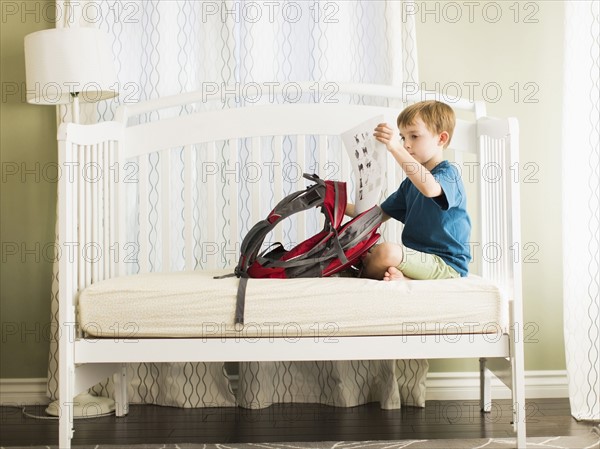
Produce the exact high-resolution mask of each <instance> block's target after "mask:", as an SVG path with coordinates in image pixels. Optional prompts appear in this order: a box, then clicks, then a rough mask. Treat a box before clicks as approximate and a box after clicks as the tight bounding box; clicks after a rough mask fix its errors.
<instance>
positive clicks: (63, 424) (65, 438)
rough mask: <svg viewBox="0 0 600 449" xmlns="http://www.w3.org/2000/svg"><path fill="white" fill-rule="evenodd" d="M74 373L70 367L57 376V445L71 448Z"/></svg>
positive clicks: (62, 447) (66, 448) (62, 448)
mask: <svg viewBox="0 0 600 449" xmlns="http://www.w3.org/2000/svg"><path fill="white" fill-rule="evenodd" d="M74 383H75V373H74V370H73V368H72V367H69V368H68V369H63V370H62V371H61V372H60V377H59V385H60V387H59V399H58V401H59V404H61V405H60V406H59V418H58V447H59V448H61V449H70V448H71V439H72V438H73V399H74V393H73V390H74V388H73V385H74Z"/></svg>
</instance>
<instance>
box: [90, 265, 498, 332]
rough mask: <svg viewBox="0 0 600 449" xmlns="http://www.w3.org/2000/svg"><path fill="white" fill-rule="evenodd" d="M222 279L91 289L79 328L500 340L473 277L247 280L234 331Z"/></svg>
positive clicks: (233, 288)
mask: <svg viewBox="0 0 600 449" xmlns="http://www.w3.org/2000/svg"><path fill="white" fill-rule="evenodd" d="M221 274H224V272H223V271H182V272H170V273H146V274H137V275H131V276H122V277H116V278H112V279H108V280H104V281H100V282H96V283H94V284H92V285H91V286H89V287H88V288H86V289H84V290H83V291H82V292H81V293H80V295H79V303H78V312H79V323H80V325H81V328H82V329H83V331H84V332H85V333H86V334H87V335H90V336H96V337H116V336H118V337H120V338H127V337H130V338H144V337H208V338H211V337H223V336H229V337H240V336H243V337H252V338H255V337H288V338H297V337H303V336H304V337H309V336H319V337H323V338H325V337H328V336H330V337H335V336H349V335H421V334H470V333H496V332H500V331H504V330H506V328H507V323H508V304H507V299H506V297H505V295H504V294H503V293H502V291H501V289H499V288H498V287H497V286H496V285H494V284H492V283H490V282H488V281H486V280H484V279H482V278H480V277H478V276H472V275H471V276H468V277H465V278H460V279H447V280H431V281H392V282H384V281H375V280H370V279H356V278H341V277H334V278H303V279H250V280H249V282H248V287H247V291H246V300H245V313H244V318H245V322H244V326H243V327H240V326H237V327H236V326H234V313H235V307H236V294H237V288H238V279H237V278H235V277H230V278H224V279H214V276H217V275H221Z"/></svg>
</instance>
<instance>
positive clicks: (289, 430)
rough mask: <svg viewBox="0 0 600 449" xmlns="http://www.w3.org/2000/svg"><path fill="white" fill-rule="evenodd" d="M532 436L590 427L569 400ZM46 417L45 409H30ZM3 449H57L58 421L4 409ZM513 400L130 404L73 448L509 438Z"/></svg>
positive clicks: (530, 418) (555, 405)
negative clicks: (484, 405)
mask: <svg viewBox="0 0 600 449" xmlns="http://www.w3.org/2000/svg"><path fill="white" fill-rule="evenodd" d="M527 410H528V412H527V436H530V437H532V436H559V435H578V434H582V433H588V432H589V431H590V429H591V427H593V425H594V424H593V423H589V422H588V423H586V422H577V421H576V420H574V419H573V418H572V417H571V416H570V414H569V401H568V399H531V400H528V401H527ZM26 412H27V413H28V414H38V415H44V413H43V407H41V406H40V407H34V406H29V407H26ZM0 414H1V419H0V425H1V429H0V445H2V446H28V445H56V444H57V443H58V422H57V421H56V420H41V419H34V418H30V417H27V416H25V415H24V414H23V413H22V411H21V410H20V409H18V408H9V407H0ZM511 418H512V417H511V413H510V411H509V401H507V400H500V401H496V402H494V406H493V409H492V412H491V413H489V414H482V413H480V412H479V409H478V405H477V401H469V400H464V401H428V402H427V405H426V407H425V408H424V409H419V408H413V407H405V408H403V409H401V410H381V409H380V408H379V404H376V403H372V404H367V405H363V406H359V407H353V408H338V407H329V406H324V405H313V404H288V405H286V404H282V405H275V406H272V407H269V408H266V409H263V410H245V409H242V408H210V409H180V408H172V407H159V406H152V405H132V406H131V408H130V413H129V415H128V416H126V417H123V418H116V417H115V416H108V417H102V418H89V419H79V420H76V422H75V436H74V439H73V444H81V445H83V444H118V443H121V444H141V443H171V444H173V443H233V442H238V443H239V442H248V443H250V442H281V441H339V440H346V441H348V440H350V441H359V440H400V439H440V438H491V437H497V438H502V437H511V436H513V435H514V434H513V433H512V425H511V424H510V422H511Z"/></svg>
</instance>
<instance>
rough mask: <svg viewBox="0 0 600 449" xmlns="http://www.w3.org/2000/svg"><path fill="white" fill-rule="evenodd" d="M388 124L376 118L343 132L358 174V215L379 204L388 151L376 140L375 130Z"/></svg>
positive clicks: (353, 165)
mask: <svg viewBox="0 0 600 449" xmlns="http://www.w3.org/2000/svg"><path fill="white" fill-rule="evenodd" d="M384 121H385V119H384V117H383V116H377V117H373V118H371V119H369V120H367V121H365V122H363V123H360V124H359V125H357V126H355V127H354V128H352V129H349V130H348V131H345V132H344V133H342V142H343V143H344V146H345V147H346V151H347V152H348V156H349V157H350V161H351V163H352V169H353V170H354V175H355V190H354V204H355V207H356V213H361V212H364V211H365V210H368V209H369V208H371V207H373V206H374V205H375V204H377V202H378V201H379V195H380V194H381V188H382V186H383V170H384V164H385V157H386V154H387V150H386V148H385V145H384V144H382V143H380V142H378V141H377V140H376V139H375V137H373V131H374V130H375V127H376V126H377V125H378V124H379V123H383V122H384Z"/></svg>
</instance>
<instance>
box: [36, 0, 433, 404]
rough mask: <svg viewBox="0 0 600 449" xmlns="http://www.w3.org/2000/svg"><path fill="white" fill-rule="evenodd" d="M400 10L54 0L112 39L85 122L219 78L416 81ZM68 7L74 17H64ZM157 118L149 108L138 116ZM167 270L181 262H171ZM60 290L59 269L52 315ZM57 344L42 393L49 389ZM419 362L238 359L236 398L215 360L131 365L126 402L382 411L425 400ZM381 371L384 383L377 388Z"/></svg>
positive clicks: (370, 5) (408, 28) (356, 5)
mask: <svg viewBox="0 0 600 449" xmlns="http://www.w3.org/2000/svg"><path fill="white" fill-rule="evenodd" d="M405 7H406V4H405V3H404V2H398V1H394V0H385V1H384V0H380V1H366V0H364V1H351V2H350V1H314V2H305V1H296V2H294V1H277V2H272V1H240V0H238V1H232V0H227V1H197V0H189V1H168V0H163V1H128V2H123V3H121V2H118V1H107V0H104V1H91V0H90V1H85V2H81V1H79V2H73V4H70V2H68V1H62V2H61V1H59V2H57V9H59V10H60V12H61V13H62V14H58V13H57V17H64V18H65V23H64V24H61V25H64V26H96V27H98V28H100V29H101V30H104V31H106V32H107V33H108V34H109V36H110V37H111V39H112V49H113V52H114V55H115V59H116V66H117V73H118V77H119V86H118V88H119V91H120V95H119V96H118V97H116V98H115V99H111V100H107V101H103V102H100V103H97V104H94V105H86V106H85V107H82V110H81V115H82V120H81V121H82V122H84V123H93V122H95V121H104V120H111V119H113V118H114V115H115V111H116V108H117V106H118V105H119V104H124V103H129V102H138V101H142V100H146V99H152V98H157V97H160V96H166V95H172V94H177V93H181V92H188V91H193V90H199V89H202V90H205V91H207V92H208V91H210V90H211V89H213V88H214V87H215V86H223V85H230V86H233V87H234V89H235V88H236V86H238V87H239V86H242V85H243V84H244V83H258V82H270V83H274V84H279V85H281V84H285V83H293V82H296V81H314V82H319V83H325V82H356V83H379V84H389V85H398V86H399V85H401V84H402V83H417V81H418V74H417V55H416V40H415V28H414V17H413V15H410V14H409V15H406V14H404V15H403V14H402V12H403V8H405ZM67 10H69V11H70V13H71V14H70V15H67V14H64V12H65V11H67ZM57 26H58V24H57ZM263 99H264V98H263ZM252 101H254V98H250V94H249V95H244V92H242V95H240V96H239V97H238V98H236V97H235V96H234V95H233V94H232V95H231V96H227V98H226V99H225V105H223V104H222V102H221V101H219V102H218V105H217V106H215V105H212V106H211V105H208V104H207V105H202V106H201V107H207V108H208V107H224V106H225V107H236V106H239V105H243V104H245V103H250V102H252ZM273 101H284V99H283V98H281V97H277V98H274V99H273ZM352 101H355V102H361V101H364V100H363V99H361V98H356V99H353V100H352ZM189 112H190V111H188V110H181V111H175V112H173V111H168V112H166V113H168V114H173V113H176V114H177V113H180V114H185V113H189ZM161 114H162V113H161ZM65 116H66V115H65V113H63V114H62V115H61V113H59V117H65ZM156 118H157V113H155V114H150V115H149V116H144V117H139V118H137V120H140V121H145V120H154V119H156ZM150 163H151V164H152V163H155V161H150ZM174 176H175V177H177V176H179V173H177V174H174ZM151 182H154V181H152V180H151ZM251 225H252V223H248V226H246V228H248V229H249V228H250V227H251ZM57 238H58V237H57ZM174 257H177V255H174ZM172 266H174V267H176V266H178V263H177V261H176V260H174V261H173V262H172ZM197 268H203V267H202V266H198V267H197ZM58 287H59V286H58V283H57V282H56V273H55V282H54V283H53V294H52V303H53V305H52V311H53V319H54V320H55V322H56V321H57V319H56V318H57V309H58V307H57V290H58ZM53 340H54V341H53V342H52V344H51V350H50V356H49V361H50V363H49V382H48V390H49V394H50V396H51V397H56V395H57V386H58V378H57V376H58V373H57V345H56V339H53ZM427 369H428V364H427V361H426V360H420V361H417V360H412V361H355V362H323V363H315V362H310V363H260V364H252V363H248V364H240V365H239V381H238V395H237V397H234V395H233V392H232V389H231V386H230V376H229V374H228V373H227V372H226V371H225V370H224V368H223V365H222V364H205V363H181V364H131V365H130V366H129V368H128V370H129V377H130V379H131V383H130V385H129V397H130V400H131V401H132V402H144V403H156V404H162V405H174V406H181V407H198V406H227V405H236V404H240V405H243V406H245V407H251V408H259V407H265V406H268V405H270V404H271V403H274V402H322V403H327V404H332V405H343V406H346V405H357V404H360V403H365V402H369V401H380V403H381V405H382V407H384V408H397V407H399V406H400V403H404V404H411V405H419V406H422V405H424V401H425V398H424V385H423V382H424V379H425V376H426V374H427ZM324 373H329V375H328V376H325V375H324ZM381 379H386V382H387V383H385V384H381V383H380V382H381ZM261 380H262V381H261ZM273 380H275V384H276V387H274V385H273V384H274V382H273ZM112 388H113V387H112V383H111V382H106V383H104V384H101V385H99V386H97V387H95V388H94V391H95V392H96V393H97V394H102V395H111V394H112Z"/></svg>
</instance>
